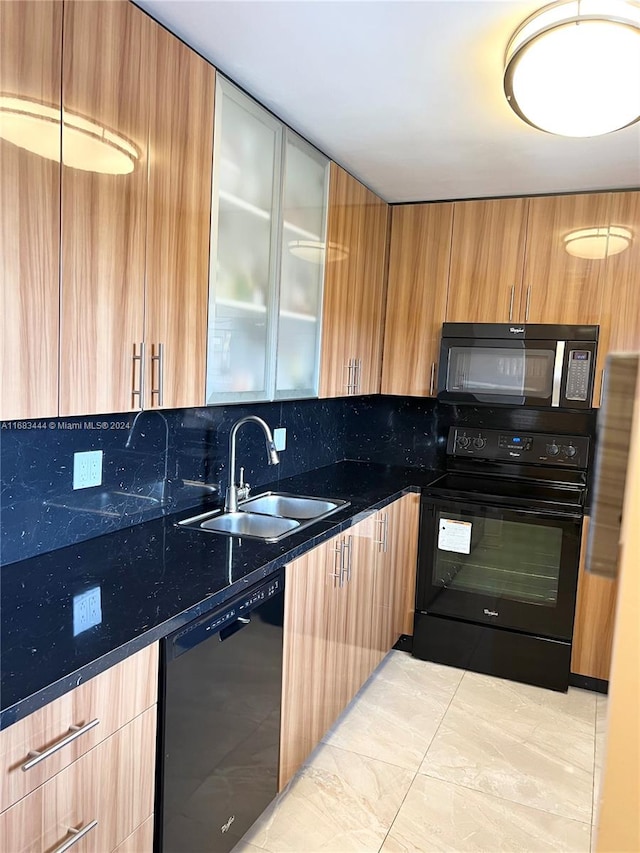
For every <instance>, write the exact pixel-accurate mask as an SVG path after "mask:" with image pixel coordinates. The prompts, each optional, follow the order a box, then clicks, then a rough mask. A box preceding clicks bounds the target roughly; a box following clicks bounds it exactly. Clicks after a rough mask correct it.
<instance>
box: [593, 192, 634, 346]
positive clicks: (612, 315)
mask: <svg viewBox="0 0 640 853" xmlns="http://www.w3.org/2000/svg"><path fill="white" fill-rule="evenodd" d="M607 221H608V225H609V227H610V228H612V229H617V230H618V231H620V233H623V232H624V236H623V238H622V241H621V242H619V243H618V246H625V245H626V248H623V250H622V251H619V252H616V253H615V254H610V255H608V257H607V259H606V261H605V287H604V291H605V299H606V300H607V305H606V309H605V310H604V311H603V312H602V313H603V315H605V316H606V317H608V318H609V324H610V327H609V334H608V338H609V344H608V349H609V350H610V351H611V352H637V351H639V350H640V287H639V286H638V270H639V269H640V192H621V193H611V194H610V203H609V216H608V220H607Z"/></svg>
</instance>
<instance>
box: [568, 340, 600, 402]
mask: <svg viewBox="0 0 640 853" xmlns="http://www.w3.org/2000/svg"><path fill="white" fill-rule="evenodd" d="M592 357H593V353H591V352H590V351H589V350H584V349H572V350H569V363H568V365H567V382H566V386H565V397H566V399H567V400H571V401H579V402H581V403H584V402H585V401H586V400H587V397H588V394H589V379H590V376H591V359H592Z"/></svg>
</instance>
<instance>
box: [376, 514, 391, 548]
mask: <svg viewBox="0 0 640 853" xmlns="http://www.w3.org/2000/svg"><path fill="white" fill-rule="evenodd" d="M378 524H379V525H380V539H376V543H375V544H376V545H378V546H379V549H380V550H381V551H382V553H383V554H386V553H387V537H388V533H389V516H388V515H387V513H386V512H383V513H382V514H381V516H380V518H379V519H378Z"/></svg>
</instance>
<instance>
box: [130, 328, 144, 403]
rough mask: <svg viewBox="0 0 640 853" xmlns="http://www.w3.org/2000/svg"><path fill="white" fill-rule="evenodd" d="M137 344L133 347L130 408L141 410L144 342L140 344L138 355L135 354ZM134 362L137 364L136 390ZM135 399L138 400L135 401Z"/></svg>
mask: <svg viewBox="0 0 640 853" xmlns="http://www.w3.org/2000/svg"><path fill="white" fill-rule="evenodd" d="M137 346H138V345H137V344H134V345H133V362H132V369H131V407H132V408H133V409H142V403H143V400H144V395H143V391H144V341H143V342H142V343H141V344H140V354H139V355H138V353H137ZM136 362H137V363H138V371H139V372H138V387H137V388H136ZM136 397H137V398H138V399H137V401H136Z"/></svg>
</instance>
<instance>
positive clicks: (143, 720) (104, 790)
mask: <svg viewBox="0 0 640 853" xmlns="http://www.w3.org/2000/svg"><path fill="white" fill-rule="evenodd" d="M155 735H156V708H155V706H154V707H152V708H149V709H148V710H146V711H145V712H144V713H143V714H141V715H140V716H139V717H136V719H135V720H132V721H131V722H130V723H128V724H127V725H126V726H124V727H123V728H121V729H120V730H119V731H117V732H116V733H115V734H114V735H112V736H111V737H110V738H108V739H107V740H104V741H102V742H101V743H99V744H98V746H96V747H95V748H94V749H92V750H90V751H89V752H87V753H86V754H85V755H83V756H82V757H81V758H79V759H78V760H77V761H75V762H74V763H73V764H71V765H70V766H69V767H66V768H65V769H64V770H61V771H60V773H58V775H57V776H54V778H53V779H50V780H49V781H48V782H46V783H45V784H44V785H41V786H40V787H39V788H38V789H37V790H35V791H33V792H32V793H31V794H29V795H28V796H27V797H24V798H23V799H22V800H20V802H19V803H16V804H15V805H14V806H12V807H11V808H10V809H7V811H5V812H4V813H3V814H1V815H0V850H7V851H11V853H42V851H43V850H46V851H54V850H57V849H58V847H60V846H61V845H62V844H64V843H65V842H66V841H68V840H70V839H71V838H72V834H71V833H70V832H69V828H70V827H73V828H74V829H76V830H80V831H82V830H83V829H84V828H86V827H88V826H90V825H91V824H93V823H95V825H94V826H93V828H92V829H90V830H89V831H87V832H86V834H85V835H84V836H83V837H81V838H79V839H78V841H77V842H76V843H75V844H74V845H73V847H72V848H71V849H72V851H73V853H107V851H111V850H114V849H115V848H116V847H117V846H118V844H120V843H121V842H122V841H124V840H125V839H127V838H128V836H130V835H131V833H132V832H133V831H134V830H135V829H136V828H137V827H139V826H140V824H141V823H143V821H145V820H146V819H147V818H148V817H149V815H151V814H152V812H153V787H154V763H155ZM125 849H126V848H125Z"/></svg>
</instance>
